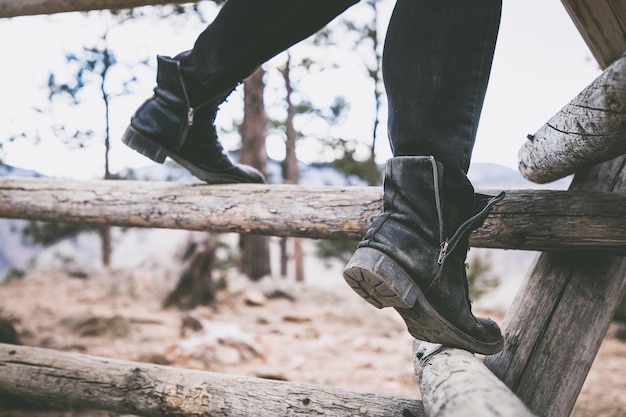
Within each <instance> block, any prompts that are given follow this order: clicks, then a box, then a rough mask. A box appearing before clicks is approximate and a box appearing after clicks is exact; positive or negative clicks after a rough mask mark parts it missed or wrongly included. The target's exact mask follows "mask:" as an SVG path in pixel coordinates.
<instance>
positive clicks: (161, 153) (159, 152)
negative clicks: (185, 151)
mask: <svg viewBox="0 0 626 417" xmlns="http://www.w3.org/2000/svg"><path fill="white" fill-rule="evenodd" d="M122 142H124V144H126V145H127V146H128V147H129V148H131V149H133V150H135V151H137V152H139V153H140V154H142V155H144V156H147V157H148V158H150V159H152V160H153V161H154V162H157V163H159V164H162V163H163V162H165V158H167V156H168V154H167V151H166V150H165V149H163V148H162V147H161V146H159V145H157V144H156V143H154V142H152V141H151V140H149V139H147V138H145V137H143V136H141V135H140V134H139V133H138V132H136V131H135V129H133V128H132V127H131V126H129V127H128V128H127V129H126V131H125V132H124V135H123V136H122Z"/></svg>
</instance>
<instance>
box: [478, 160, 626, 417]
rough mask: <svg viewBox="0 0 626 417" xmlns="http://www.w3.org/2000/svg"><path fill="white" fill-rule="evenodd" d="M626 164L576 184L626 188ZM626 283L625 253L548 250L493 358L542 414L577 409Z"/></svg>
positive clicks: (561, 416)
mask: <svg viewBox="0 0 626 417" xmlns="http://www.w3.org/2000/svg"><path fill="white" fill-rule="evenodd" d="M625 165H626V157H624V156H622V157H620V158H616V159H614V160H612V161H609V162H607V163H604V164H602V165H600V166H598V167H594V168H593V169H591V170H589V171H588V172H586V173H583V174H580V175H577V176H576V178H575V180H574V182H573V184H572V186H571V189H572V190H578V191H580V190H602V191H607V192H608V191H611V192H622V193H623V192H624V191H626V171H624V166H625ZM623 209H624V208H623V207H622V210H623ZM572 227H578V226H576V225H572ZM625 289H626V258H625V257H617V256H609V255H606V254H603V253H600V252H595V251H589V252H578V253H568V252H561V253H558V252H553V253H544V254H542V255H541V256H540V258H539V260H538V261H537V264H536V265H535V266H534V268H533V270H532V271H531V272H530V273H529V274H528V276H527V277H526V279H525V282H524V284H523V285H522V288H521V289H520V292H519V293H518V295H517V297H516V298H515V300H514V302H513V305H512V306H511V308H510V309H509V311H508V312H507V315H506V318H505V320H504V325H503V333H504V336H505V346H504V350H503V351H502V352H501V353H499V354H497V355H493V356H489V357H487V358H486V360H485V364H486V365H487V367H488V368H489V369H491V370H492V371H493V372H494V374H496V375H497V376H498V377H499V378H500V379H502V381H504V382H505V383H506V384H507V385H508V386H509V387H510V388H511V389H512V390H513V392H515V393H516V394H517V395H518V396H519V397H520V398H521V399H522V401H524V403H526V405H528V407H529V408H530V409H531V410H532V411H533V412H535V413H536V414H538V415H541V416H550V417H566V416H569V415H570V412H571V410H572V408H573V407H574V403H575V402H576V398H577V397H578V394H579V392H580V389H581V387H582V385H583V382H584V380H585V378H586V376H587V373H588V372H589V368H590V367H591V364H592V363H593V360H594V358H595V356H596V354H597V351H598V349H599V348H600V344H601V343H602V340H603V338H604V336H605V334H606V331H607V329H608V326H609V324H610V323H611V321H612V319H613V314H614V312H615V309H616V307H617V305H618V303H619V301H620V299H621V297H622V295H623V294H624V291H625Z"/></svg>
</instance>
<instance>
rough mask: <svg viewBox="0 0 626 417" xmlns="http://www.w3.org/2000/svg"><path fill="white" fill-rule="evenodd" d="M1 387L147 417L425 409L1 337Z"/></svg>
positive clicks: (341, 414) (400, 415)
mask: <svg viewBox="0 0 626 417" xmlns="http://www.w3.org/2000/svg"><path fill="white" fill-rule="evenodd" d="M0 393H2V394H10V395H13V396H17V397H20V398H24V399H28V400H33V401H37V402H38V404H39V405H43V404H54V405H62V406H72V407H78V408H85V409H98V410H106V411H111V412H115V413H122V414H132V415H140V416H150V417H162V416H163V417H165V416H168V417H169V416H178V417H186V416H189V417H192V416H193V417H198V416H207V417H208V416H220V417H242V416H264V417H265V416H267V417H287V416H312V415H328V416H335V417H350V416H377V417H393V416H397V417H423V416H424V414H423V407H422V402H421V401H418V400H413V399H406V398H400V397H392V396H381V395H376V394H367V393H356V392H350V391H342V390H335V389H331V388H325V387H320V386H314V385H304V384H296V383H288V382H282V381H272V380H266V379H259V378H251V377H244V376H236V375H226V374H218V373H213V372H205V371H196V370H189V369H180V368H173V367H167V366H159V365H152V364H147V363H138V362H130V361H122V360H116V359H107V358H101V357H96V356H88V355H79V354H73V353H64V352H58V351H54V350H49V349H40V348H32V347H26V346H14V345H4V344H0Z"/></svg>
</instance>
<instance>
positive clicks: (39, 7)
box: [0, 0, 221, 18]
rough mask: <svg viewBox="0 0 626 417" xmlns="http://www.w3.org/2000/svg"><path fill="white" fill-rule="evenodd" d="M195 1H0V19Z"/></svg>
mask: <svg viewBox="0 0 626 417" xmlns="http://www.w3.org/2000/svg"><path fill="white" fill-rule="evenodd" d="M195 1H197V0H0V18H2V17H16V16H30V15H37V14H53V13H63V12H86V11H89V10H104V9H112V10H116V9H130V8H132V7H140V6H147V5H159V4H177V3H192V2H195ZM220 2H221V1H218V3H220Z"/></svg>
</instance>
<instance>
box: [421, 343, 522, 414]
mask: <svg viewBox="0 0 626 417" xmlns="http://www.w3.org/2000/svg"><path fill="white" fill-rule="evenodd" d="M414 354H415V361H414V364H415V373H416V375H417V377H418V379H419V382H420V392H421V393H422V401H423V402H424V412H425V413H426V415H427V416H428V417H461V416H480V417H533V416H534V414H533V413H531V412H530V411H529V410H528V408H527V407H526V406H525V405H524V403H522V401H521V400H520V399H519V398H517V397H516V396H515V394H513V393H512V392H511V390H510V389H509V388H508V387H507V386H506V385H504V383H503V382H502V381H500V380H499V379H498V378H497V377H496V376H495V375H494V374H493V373H491V371H489V369H487V368H486V367H485V365H484V364H483V363H482V362H481V361H480V360H479V359H478V358H477V357H476V356H474V355H473V354H471V353H469V352H467V351H465V350H460V349H451V348H445V347H442V346H441V345H437V344H433V343H427V342H420V341H417V340H416V341H415V344H414Z"/></svg>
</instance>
